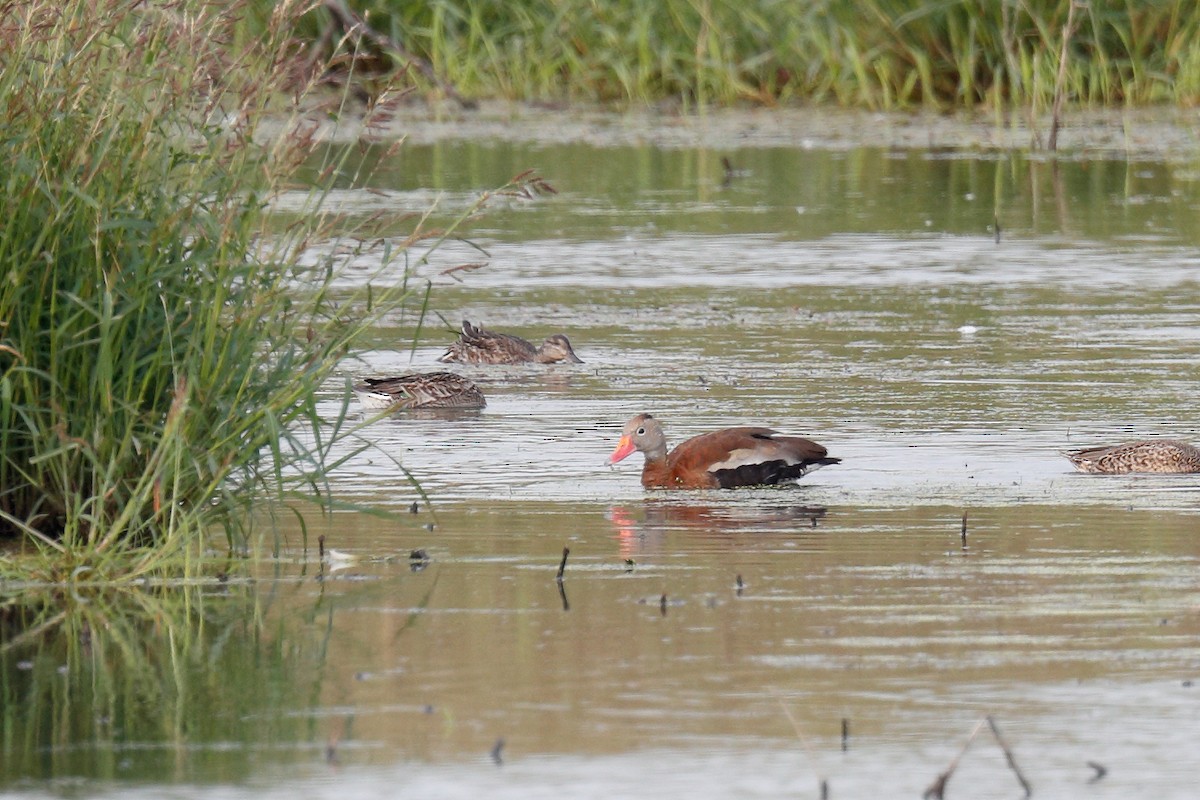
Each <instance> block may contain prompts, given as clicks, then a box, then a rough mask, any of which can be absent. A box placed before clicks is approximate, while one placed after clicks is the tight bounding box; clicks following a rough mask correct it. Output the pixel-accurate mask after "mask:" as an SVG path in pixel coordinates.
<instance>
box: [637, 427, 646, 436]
mask: <svg viewBox="0 0 1200 800" xmlns="http://www.w3.org/2000/svg"><path fill="white" fill-rule="evenodd" d="M645 433H646V429H645V428H638V429H637V435H638V436H643V435H645Z"/></svg>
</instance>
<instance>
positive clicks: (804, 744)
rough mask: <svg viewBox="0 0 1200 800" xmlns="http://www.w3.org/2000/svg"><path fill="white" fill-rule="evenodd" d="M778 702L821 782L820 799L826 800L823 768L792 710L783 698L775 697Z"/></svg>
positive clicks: (826, 788) (826, 792)
mask: <svg viewBox="0 0 1200 800" xmlns="http://www.w3.org/2000/svg"><path fill="white" fill-rule="evenodd" d="M775 700H776V702H778V703H779V708H780V709H781V710H782V711H783V715H784V716H785V717H787V718H788V722H790V723H792V730H794V731H795V732H796V738H797V739H799V740H800V747H801V748H802V749H803V750H804V755H805V756H806V757H807V758H808V763H809V765H810V766H811V767H812V769H813V772H815V773H817V778H818V779H819V780H820V782H821V784H820V785H821V800H826V799H827V798H828V797H829V781H828V780H827V779H826V778H825V776H824V775H822V774H821V773H822V772H824V770H823V769H821V767H820V766H819V765H818V764H817V759H816V758H815V757H814V756H813V751H812V748H811V747H809V746H808V739H806V738H805V736H804V732H803V731H801V730H800V723H799V722H797V721H796V717H795V716H793V715H792V711H791V709H790V708H788V707H787V706H786V705H785V704H784V702H783V699H782V698H780V697H776V698H775Z"/></svg>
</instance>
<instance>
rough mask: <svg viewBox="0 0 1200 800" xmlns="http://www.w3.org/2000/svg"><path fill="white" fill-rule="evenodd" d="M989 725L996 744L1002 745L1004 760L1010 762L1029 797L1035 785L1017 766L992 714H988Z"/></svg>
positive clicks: (1009, 764)
mask: <svg viewBox="0 0 1200 800" xmlns="http://www.w3.org/2000/svg"><path fill="white" fill-rule="evenodd" d="M987 724H988V727H989V728H991V729H992V736H994V737H996V744H998V745H1000V749H1001V750H1003V751H1004V760H1005V761H1007V762H1008V766H1009V767H1010V768H1011V769H1012V771H1013V774H1014V775H1016V776H1017V780H1018V781H1019V782H1020V784H1021V788H1022V789H1024V790H1025V796H1026V797H1029V796H1030V795H1032V794H1033V787H1032V786H1030V785H1029V781H1027V780H1025V776H1024V775H1022V774H1021V770H1020V769H1019V768H1018V767H1017V762H1016V760H1015V759H1014V758H1013V754H1012V750H1010V749H1009V747H1008V744H1007V743H1006V742H1005V741H1004V737H1003V736H1001V735H1000V729H999V728H997V727H996V720H994V719H992V715H991V714H988V715H987Z"/></svg>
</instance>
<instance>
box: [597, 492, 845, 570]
mask: <svg viewBox="0 0 1200 800" xmlns="http://www.w3.org/2000/svg"><path fill="white" fill-rule="evenodd" d="M825 514H826V509H825V508H824V507H823V506H810V505H804V504H801V503H795V504H792V503H778V502H771V503H763V502H761V501H759V502H755V503H739V502H736V501H731V502H728V503H722V504H716V503H708V502H704V501H700V500H693V501H691V502H688V501H686V500H681V499H678V498H675V497H672V498H670V499H666V498H648V499H646V500H644V501H643V502H642V503H641V504H640V505H634V504H626V505H620V506H611V507H610V508H609V509H608V512H607V516H608V519H609V520H610V521H611V522H612V524H613V527H614V528H615V529H616V537H617V542H618V547H619V550H620V555H621V557H622V558H633V557H634V556H636V555H645V554H647V553H655V552H662V551H663V550H664V549H666V547H667V545H666V541H667V540H668V538H669V535H670V534H672V533H690V534H703V535H706V536H707V537H708V538H710V539H711V538H713V537H718V538H720V539H721V540H731V539H732V538H734V537H742V536H753V535H755V534H763V533H765V534H791V535H798V536H805V537H808V536H811V534H812V531H813V529H814V528H817V527H818V524H819V521H820V520H821V519H822V518H823V517H824V516H825Z"/></svg>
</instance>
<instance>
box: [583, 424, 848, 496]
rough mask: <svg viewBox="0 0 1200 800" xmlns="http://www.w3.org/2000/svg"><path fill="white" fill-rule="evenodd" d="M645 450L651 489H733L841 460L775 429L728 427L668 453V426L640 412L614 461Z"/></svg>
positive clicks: (794, 476) (786, 478)
mask: <svg viewBox="0 0 1200 800" xmlns="http://www.w3.org/2000/svg"><path fill="white" fill-rule="evenodd" d="M634 450H640V451H642V454H643V455H644V456H645V457H646V463H645V465H644V466H643V467H642V485H643V486H645V487H646V488H647V489H732V488H735V487H738V486H762V485H770V484H776V483H790V482H793V481H796V480H799V479H800V478H801V477H803V476H804V475H805V474H806V473H808V472H811V471H812V470H814V469H817V468H819V467H823V466H826V465H828V464H837V463H838V462H840V461H841V459H840V458H832V457H830V456H829V455H828V451H826V449H825V448H824V447H822V446H821V445H819V444H817V443H816V442H814V441H810V440H809V439H804V438H802V437H799V436H784V435H782V434H779V433H776V432H775V431H773V430H771V429H770V428H759V427H751V426H746V427H740V428H725V429H723V430H719V431H713V432H711V433H702V434H700V435H699V436H693V437H692V438H691V439H688V440H687V441H685V442H682V443H680V444H679V446H678V447H676V448H675V449H674V450H671V451H670V452H667V437H666V435H665V434H664V433H663V429H662V425H661V424H660V423H659V421H658V420H657V419H655V418H654V417H652V416H650V415H649V414H638V415H637V416H636V417H634V418H633V419H631V420H629V422H627V423H625V428H624V429H623V430H622V431H621V438H620V440H619V441H618V442H617V446H616V449H614V450H613V452H612V455H610V456H609V457H608V462H607V463H608V464H609V465H612V464H616V463H617V462H618V461H620V460H622V459H623V458H625V457H626V456H628V455H630V454H631V453H633V451H634Z"/></svg>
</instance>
